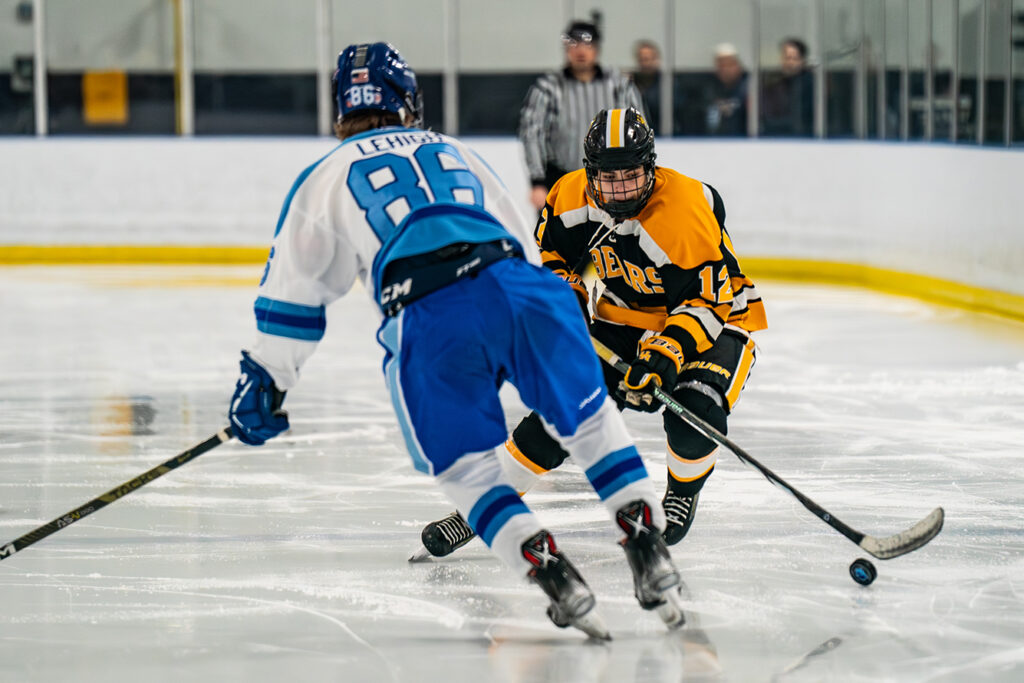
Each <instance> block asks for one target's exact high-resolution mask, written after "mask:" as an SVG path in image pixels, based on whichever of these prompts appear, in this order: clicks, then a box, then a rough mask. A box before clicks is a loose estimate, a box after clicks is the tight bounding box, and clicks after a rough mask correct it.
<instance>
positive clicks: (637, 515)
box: [615, 500, 686, 629]
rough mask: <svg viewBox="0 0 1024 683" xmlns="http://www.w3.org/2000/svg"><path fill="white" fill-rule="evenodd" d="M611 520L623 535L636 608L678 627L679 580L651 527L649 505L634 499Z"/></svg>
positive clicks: (682, 617)
mask: <svg viewBox="0 0 1024 683" xmlns="http://www.w3.org/2000/svg"><path fill="white" fill-rule="evenodd" d="M615 521H616V522H618V525H619V527H620V528H621V529H622V530H623V531H624V532H625V533H626V538H624V539H623V540H622V548H623V549H624V550H625V551H626V559H627V560H629V567H630V569H632V570H633V591H634V593H635V594H636V599H637V600H638V601H639V602H640V606H641V607H643V608H644V609H646V610H654V611H656V612H657V613H658V616H659V617H661V620H662V621H664V622H665V624H666V625H667V626H668V627H669V628H673V629H675V628H679V627H680V626H682V625H683V624H684V623H685V622H686V617H685V615H684V614H683V607H682V598H681V597H680V596H679V585H680V583H681V579H680V577H679V572H678V571H676V568H675V565H673V564H672V557H671V556H670V555H669V552H668V546H666V545H665V540H664V539H663V538H662V536H661V534H659V533H658V531H657V529H656V528H655V527H654V526H653V525H652V524H651V508H650V506H648V505H647V503H645V502H644V501H642V500H635V501H633V502H632V503H629V504H628V505H625V506H623V507H622V508H621V509H620V510H619V511H618V512H617V513H615Z"/></svg>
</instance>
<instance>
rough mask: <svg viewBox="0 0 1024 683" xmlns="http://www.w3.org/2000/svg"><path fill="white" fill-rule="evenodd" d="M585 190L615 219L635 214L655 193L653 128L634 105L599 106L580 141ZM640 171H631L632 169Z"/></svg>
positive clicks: (623, 218) (622, 218)
mask: <svg viewBox="0 0 1024 683" xmlns="http://www.w3.org/2000/svg"><path fill="white" fill-rule="evenodd" d="M583 155H584V156H583V168H584V169H585V170H586V173H587V191H588V192H589V193H590V196H591V198H592V199H593V200H594V203H595V204H597V206H598V207H600V208H601V209H604V210H605V211H607V212H608V214H609V215H610V216H611V217H612V218H614V219H616V220H625V219H626V218H630V217H632V216H635V215H637V214H638V213H640V211H641V210H642V209H643V208H644V206H646V205H647V200H649V199H650V198H651V194H652V193H653V192H654V170H655V166H654V160H655V158H656V156H657V155H655V153H654V131H652V130H651V127H650V126H648V125H647V122H646V121H644V117H643V116H641V115H640V112H638V111H637V110H636V109H635V108H633V107H630V108H629V109H602V110H601V111H600V112H598V114H597V116H596V117H594V120H593V122H591V124H590V130H588V131H587V137H586V138H585V139H584V141H583ZM637 168H639V169H643V173H642V174H631V173H629V171H631V170H633V169H637Z"/></svg>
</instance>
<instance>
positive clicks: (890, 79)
mask: <svg viewBox="0 0 1024 683" xmlns="http://www.w3.org/2000/svg"><path fill="white" fill-rule="evenodd" d="M908 19H909V3H908V0H885V112H886V119H885V121H886V126H885V137H886V138H887V139H890V140H895V139H905V138H906V137H907V135H908V133H909V129H910V125H909V114H910V41H909V40H908V39H907V36H908V32H909V28H908V26H907V23H908Z"/></svg>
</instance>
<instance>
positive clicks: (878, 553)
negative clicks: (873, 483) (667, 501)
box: [590, 337, 945, 560]
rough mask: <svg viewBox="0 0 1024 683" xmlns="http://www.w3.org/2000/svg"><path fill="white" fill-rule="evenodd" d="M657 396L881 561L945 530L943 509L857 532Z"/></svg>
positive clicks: (600, 350) (612, 357)
mask: <svg viewBox="0 0 1024 683" xmlns="http://www.w3.org/2000/svg"><path fill="white" fill-rule="evenodd" d="M590 341H591V342H592V343H593V344H594V350H596V351H597V355H599V356H600V357H601V359H602V360H604V361H605V362H606V363H608V364H609V365H611V366H612V367H614V368H615V369H616V370H618V371H619V372H621V373H623V374H625V373H626V371H628V370H629V365H628V364H627V363H625V362H624V361H623V360H622V359H621V358H620V357H619V356H617V355H616V354H615V352H614V351H612V350H611V349H609V348H608V347H607V346H605V345H604V344H602V343H601V342H600V341H598V340H597V339H594V338H593V337H591V338H590ZM654 397H655V398H656V399H658V400H659V401H661V402H662V403H664V404H665V407H666V408H667V409H668V410H671V411H672V412H673V413H675V414H676V415H678V416H679V417H681V418H682V419H684V420H686V422H688V423H689V424H690V425H691V426H692V427H694V428H695V429H696V430H697V431H699V432H700V433H701V434H703V435H704V436H706V437H707V438H709V439H711V440H712V441H714V442H715V443H717V444H718V445H720V446H725V447H726V448H728V449H729V450H730V451H732V453H733V455H735V456H736V457H737V458H739V459H740V460H741V461H742V462H743V463H744V464H746V465H749V466H751V467H753V468H754V469H756V470H757V471H759V472H760V473H761V474H763V475H764V478H765V479H767V480H768V481H770V482H771V483H773V484H775V485H776V486H778V487H779V488H780V489H782V490H783V491H786V492H787V493H789V494H790V495H792V496H793V497H794V498H796V499H797V500H799V501H800V502H801V503H802V504H803V506H804V507H805V508H807V509H808V510H810V511H811V512H813V513H814V514H815V515H816V516H817V517H818V518H819V519H821V520H822V521H823V522H825V523H826V524H828V525H829V526H830V527H832V528H833V529H835V530H836V531H838V532H839V533H841V534H842V535H843V536H846V537H847V538H848V539H850V540H851V541H853V542H854V543H856V544H857V545H859V546H860V547H861V548H863V549H864V550H866V551H867V552H869V553H871V554H872V555H873V556H875V557H877V558H878V559H880V560H889V559H892V558H894V557H899V556H900V555H906V554H907V553H909V552H911V551H913V550H917V549H918V548H920V547H921V546H923V545H925V544H926V543H928V541H930V540H932V539H933V538H935V536H937V535H938V533H939V532H940V531H942V522H943V519H944V518H945V512H943V510H942V508H941V507H938V508H935V509H934V510H932V512H931V514H929V515H928V516H927V517H925V518H924V519H922V520H921V521H920V522H918V523H917V524H915V525H914V526H912V527H910V528H909V529H907V530H906V531H901V532H900V533H898V534H894V535H892V536H886V537H884V538H878V537H876V536H868V535H867V534H863V533H861V532H859V531H857V530H856V529H853V528H852V527H849V526H847V525H846V524H844V523H843V522H842V521H840V520H839V519H837V518H836V517H835V516H833V515H832V513H830V512H829V511H828V510H826V509H825V508H823V507H821V506H820V505H818V504H817V503H815V502H814V501H813V500H811V499H810V498H808V497H807V496H805V495H804V494H802V493H800V492H799V491H797V490H796V489H795V488H794V487H793V486H791V485H790V484H788V483H787V482H786V481H785V480H784V479H783V478H782V477H780V476H778V475H777V474H775V473H774V472H772V471H771V470H770V469H768V468H767V467H765V466H764V465H762V464H761V463H759V462H758V461H757V460H755V459H754V458H753V456H751V455H749V454H748V453H747V452H746V451H745V450H743V449H742V448H740V447H739V446H737V445H736V444H735V443H733V442H732V441H730V440H729V439H728V438H726V436H725V435H723V434H722V433H721V432H719V431H718V430H717V429H715V428H714V427H712V426H711V425H709V424H708V423H707V422H705V421H704V420H702V419H700V418H699V417H697V416H696V415H694V414H693V412H691V411H690V410H689V409H688V408H687V407H686V406H684V405H682V404H680V403H679V402H678V401H676V400H675V399H674V398H672V396H671V395H670V394H668V393H667V392H665V391H662V390H661V387H657V386H656V387H654Z"/></svg>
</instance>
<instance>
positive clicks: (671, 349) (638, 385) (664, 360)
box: [619, 335, 683, 413]
mask: <svg viewBox="0 0 1024 683" xmlns="http://www.w3.org/2000/svg"><path fill="white" fill-rule="evenodd" d="M682 367H683V351H682V349H680V348H679V342H677V341H676V340H675V339H672V338H671V337H664V336H661V335H655V336H653V337H650V338H649V339H646V340H644V341H643V342H641V343H640V352H639V353H638V354H637V356H636V360H634V361H633V362H632V363H631V364H630V366H629V370H627V371H626V376H625V378H623V380H622V381H621V382H620V383H619V396H620V398H622V400H623V401H625V403H626V407H627V408H632V409H633V410H640V411H643V412H645V413H656V412H658V410H660V409H661V401H658V400H657V399H655V398H654V387H656V386H658V387H661V388H662V389H664V390H665V391H672V389H674V388H675V386H676V380H677V379H678V378H679V370H680V368H682Z"/></svg>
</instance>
